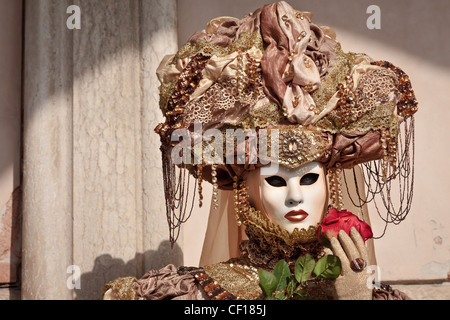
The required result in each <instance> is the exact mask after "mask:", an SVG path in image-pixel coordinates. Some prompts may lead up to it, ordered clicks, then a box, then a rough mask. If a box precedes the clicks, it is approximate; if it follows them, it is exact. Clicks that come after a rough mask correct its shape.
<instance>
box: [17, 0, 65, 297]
mask: <svg viewBox="0 0 450 320" xmlns="http://www.w3.org/2000/svg"><path fill="white" fill-rule="evenodd" d="M68 6H69V1H65V0H62V1H47V0H32V1H27V2H26V3H25V52H24V55H25V58H24V62H25V64H24V79H25V81H24V88H23V91H24V132H23V135H24V139H23V140H24V146H23V152H24V164H23V230H22V232H23V239H22V240H23V249H22V298H23V299H71V298H72V290H69V289H68V288H67V286H66V280H67V273H66V270H67V267H68V266H70V265H72V256H73V254H72V252H73V246H72V244H73V237H72V234H73V224H72V218H73V202H72V201H73V188H72V185H73V178H72V176H73V127H72V121H73V119H72V113H73V107H72V100H73V65H72V54H73V50H72V36H73V34H72V32H71V31H70V30H68V29H67V28H66V15H65V12H66V8H67V7H68Z"/></svg>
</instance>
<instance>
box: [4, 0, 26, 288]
mask: <svg viewBox="0 0 450 320" xmlns="http://www.w3.org/2000/svg"><path fill="white" fill-rule="evenodd" d="M21 13H22V2H21V1H17V0H3V1H0V43H1V44H2V45H1V46H0V283H13V282H16V281H17V280H18V277H17V271H18V266H19V263H20V210H19V203H20V200H19V199H20V197H19V196H20V189H19V188H20V139H21V137H20V125H21V123H20V117H21V96H22V89H21V81H22V54H21V52H22V37H21V35H22V18H21V16H22V15H21ZM14 190H17V191H16V192H14Z"/></svg>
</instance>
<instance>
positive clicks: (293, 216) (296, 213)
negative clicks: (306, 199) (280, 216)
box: [284, 210, 308, 222]
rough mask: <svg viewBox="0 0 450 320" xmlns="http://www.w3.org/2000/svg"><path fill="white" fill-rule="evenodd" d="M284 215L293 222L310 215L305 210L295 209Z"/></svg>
mask: <svg viewBox="0 0 450 320" xmlns="http://www.w3.org/2000/svg"><path fill="white" fill-rule="evenodd" d="M284 217H285V218H286V219H287V220H289V221H291V222H301V221H303V220H305V219H306V217H308V213H307V212H305V211H303V210H293V211H289V212H288V213H286V214H285V216H284Z"/></svg>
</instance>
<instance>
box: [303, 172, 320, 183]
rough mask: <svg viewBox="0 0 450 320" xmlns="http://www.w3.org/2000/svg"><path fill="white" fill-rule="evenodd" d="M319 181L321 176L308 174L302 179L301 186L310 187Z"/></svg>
mask: <svg viewBox="0 0 450 320" xmlns="http://www.w3.org/2000/svg"><path fill="white" fill-rule="evenodd" d="M317 179H319V175H318V174H317V173H307V174H305V175H304V176H303V177H302V178H301V179H300V185H301V186H309V185H312V184H314V183H316V181H317Z"/></svg>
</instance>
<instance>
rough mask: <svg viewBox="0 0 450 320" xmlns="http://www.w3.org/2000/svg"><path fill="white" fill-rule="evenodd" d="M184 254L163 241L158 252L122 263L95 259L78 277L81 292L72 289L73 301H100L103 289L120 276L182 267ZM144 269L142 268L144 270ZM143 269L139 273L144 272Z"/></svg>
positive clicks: (105, 258)
mask: <svg viewBox="0 0 450 320" xmlns="http://www.w3.org/2000/svg"><path fill="white" fill-rule="evenodd" d="M182 263H183V252H182V250H181V248H180V246H178V245H177V244H175V245H174V247H173V249H171V248H170V242H169V241H167V240H165V241H163V242H161V243H160V245H159V246H158V250H148V251H146V252H144V253H136V255H135V257H134V259H131V260H129V261H128V262H126V263H125V262H124V261H123V260H122V259H118V258H113V257H112V256H111V255H109V254H103V255H101V256H98V257H97V258H96V259H95V262H94V268H93V269H92V271H91V272H87V273H83V274H82V275H81V277H80V282H79V284H80V289H75V290H74V291H75V300H99V299H102V289H103V286H104V285H105V284H106V283H108V282H109V281H112V280H114V279H117V278H119V277H129V276H131V277H136V278H141V277H142V276H143V275H144V273H146V272H147V271H149V270H154V269H161V268H163V267H165V266H166V265H168V264H174V265H176V266H181V265H182ZM144 266H145V267H144ZM144 268H145V270H143V271H142V270H141V271H140V270H139V269H144Z"/></svg>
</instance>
